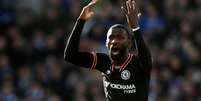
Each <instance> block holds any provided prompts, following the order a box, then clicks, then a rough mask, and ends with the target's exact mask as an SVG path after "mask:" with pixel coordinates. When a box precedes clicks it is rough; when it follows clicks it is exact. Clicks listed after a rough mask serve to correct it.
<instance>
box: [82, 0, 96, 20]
mask: <svg viewBox="0 0 201 101" xmlns="http://www.w3.org/2000/svg"><path fill="white" fill-rule="evenodd" d="M96 2H97V0H92V1H91V2H90V3H89V4H88V5H86V6H85V7H84V8H83V9H82V12H81V14H80V16H79V19H82V20H88V19H90V18H91V17H92V16H94V11H93V7H94V5H95V4H96Z"/></svg>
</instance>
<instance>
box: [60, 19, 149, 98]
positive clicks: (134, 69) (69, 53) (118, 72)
mask: <svg viewBox="0 0 201 101" xmlns="http://www.w3.org/2000/svg"><path fill="white" fill-rule="evenodd" d="M84 22H85V21H83V20H78V21H77V23H76V24H75V27H74V29H73V31H72V33H71V36H70V38H69V39H68V42H67V45H66V49H65V55H64V56H65V60H66V61H68V62H70V63H72V64H75V65H78V66H81V67H86V68H90V69H91V70H98V71H100V72H101V73H102V76H103V85H104V91H105V95H106V101H148V89H149V80H150V70H151V56H150V53H149V51H148V49H147V48H146V45H145V44H144V41H143V39H142V37H141V35H140V33H139V31H136V32H135V33H134V34H135V35H134V36H135V39H134V40H136V45H137V49H138V54H137V55H133V54H128V56H127V59H125V61H124V62H123V63H122V64H121V65H119V66H118V67H117V68H118V69H116V68H115V65H114V64H112V62H111V59H110V58H109V56H108V55H107V54H104V53H95V52H92V53H89V52H79V51H78V50H79V48H78V47H79V40H80V34H81V31H82V28H83V26H84ZM133 43H134V41H133Z"/></svg>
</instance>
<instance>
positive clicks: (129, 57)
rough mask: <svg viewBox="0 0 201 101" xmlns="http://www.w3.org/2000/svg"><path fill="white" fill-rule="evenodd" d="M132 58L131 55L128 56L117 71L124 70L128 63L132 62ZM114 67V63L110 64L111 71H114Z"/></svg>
mask: <svg viewBox="0 0 201 101" xmlns="http://www.w3.org/2000/svg"><path fill="white" fill-rule="evenodd" d="M132 57H133V54H130V53H129V54H128V57H127V58H126V60H125V61H124V62H123V63H122V64H121V66H120V69H119V72H120V71H123V70H124V69H125V68H126V66H127V65H128V64H129V63H130V61H131V60H132ZM114 67H115V65H114V63H113V62H112V71H114Z"/></svg>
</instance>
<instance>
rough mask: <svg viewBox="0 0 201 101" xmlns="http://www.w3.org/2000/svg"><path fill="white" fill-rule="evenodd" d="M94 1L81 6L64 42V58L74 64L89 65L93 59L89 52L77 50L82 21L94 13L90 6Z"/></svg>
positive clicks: (82, 25)
mask: <svg viewBox="0 0 201 101" xmlns="http://www.w3.org/2000/svg"><path fill="white" fill-rule="evenodd" d="M95 3H96V0H92V1H91V2H90V3H89V4H88V5H87V6H85V7H84V8H83V10H82V12H81V14H80V16H79V18H78V20H77V22H76V23H75V26H74V28H73V30H72V32H71V35H70V37H69V39H68V41H67V44H66V48H65V52H64V58H65V60H66V61H68V62H70V63H73V64H75V65H79V66H83V67H89V66H90V65H91V63H92V62H91V61H93V56H92V55H91V54H90V53H84V52H79V43H80V36H81V33H82V29H83V27H84V23H85V22H86V21H87V20H88V19H90V18H91V17H92V16H93V15H94V12H93V10H92V8H93V6H94V5H95Z"/></svg>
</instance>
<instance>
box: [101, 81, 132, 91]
mask: <svg viewBox="0 0 201 101" xmlns="http://www.w3.org/2000/svg"><path fill="white" fill-rule="evenodd" d="M103 81H104V82H103V83H104V86H105V87H108V86H110V87H111V88H113V89H118V90H123V93H124V94H130V93H136V87H135V85H134V84H129V85H121V84H113V83H110V82H107V81H105V80H103Z"/></svg>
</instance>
